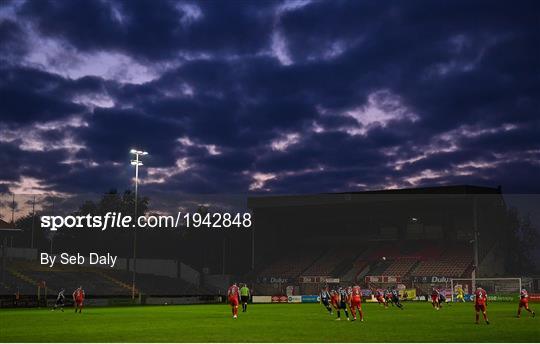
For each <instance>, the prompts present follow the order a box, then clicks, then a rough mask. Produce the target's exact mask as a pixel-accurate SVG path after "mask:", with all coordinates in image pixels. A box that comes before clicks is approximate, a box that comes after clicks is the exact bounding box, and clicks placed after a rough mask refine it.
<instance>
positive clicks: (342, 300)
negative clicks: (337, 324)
mask: <svg viewBox="0 0 540 344" xmlns="http://www.w3.org/2000/svg"><path fill="white" fill-rule="evenodd" d="M338 296H339V299H338V300H339V303H338V309H337V319H336V320H341V310H342V309H343V311H344V312H345V316H346V317H347V320H351V319H350V318H349V312H348V311H347V304H348V303H349V302H350V301H349V294H348V293H347V289H345V288H342V287H340V288H339V289H338Z"/></svg>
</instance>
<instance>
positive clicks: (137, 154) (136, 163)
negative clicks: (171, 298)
mask: <svg viewBox="0 0 540 344" xmlns="http://www.w3.org/2000/svg"><path fill="white" fill-rule="evenodd" d="M129 152H130V153H131V154H134V155H135V159H134V160H131V165H133V166H135V226H136V225H137V224H138V222H137V208H138V207H137V205H138V198H137V191H138V188H139V166H142V165H143V163H142V161H141V160H140V157H142V156H145V155H148V152H145V151H141V150H137V149H132V150H130V151H129ZM132 269H133V275H132V280H131V282H132V283H131V299H132V300H135V276H136V274H137V272H136V270H137V227H135V230H134V231H133V267H132Z"/></svg>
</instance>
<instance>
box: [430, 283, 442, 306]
mask: <svg viewBox="0 0 540 344" xmlns="http://www.w3.org/2000/svg"><path fill="white" fill-rule="evenodd" d="M431 304H432V305H433V308H435V309H436V310H439V308H440V307H439V291H438V290H437V288H435V287H433V289H432V290H431Z"/></svg>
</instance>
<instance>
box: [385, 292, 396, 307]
mask: <svg viewBox="0 0 540 344" xmlns="http://www.w3.org/2000/svg"><path fill="white" fill-rule="evenodd" d="M384 299H385V300H386V304H389V303H390V304H391V305H392V307H394V302H392V292H391V291H390V288H387V289H386V290H385V291H384Z"/></svg>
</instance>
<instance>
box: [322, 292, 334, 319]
mask: <svg viewBox="0 0 540 344" xmlns="http://www.w3.org/2000/svg"><path fill="white" fill-rule="evenodd" d="M321 303H322V304H323V306H324V308H326V310H327V311H328V313H330V315H332V314H333V312H332V307H331V306H330V293H329V292H328V287H327V286H326V287H324V288H323V289H322V290H321Z"/></svg>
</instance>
